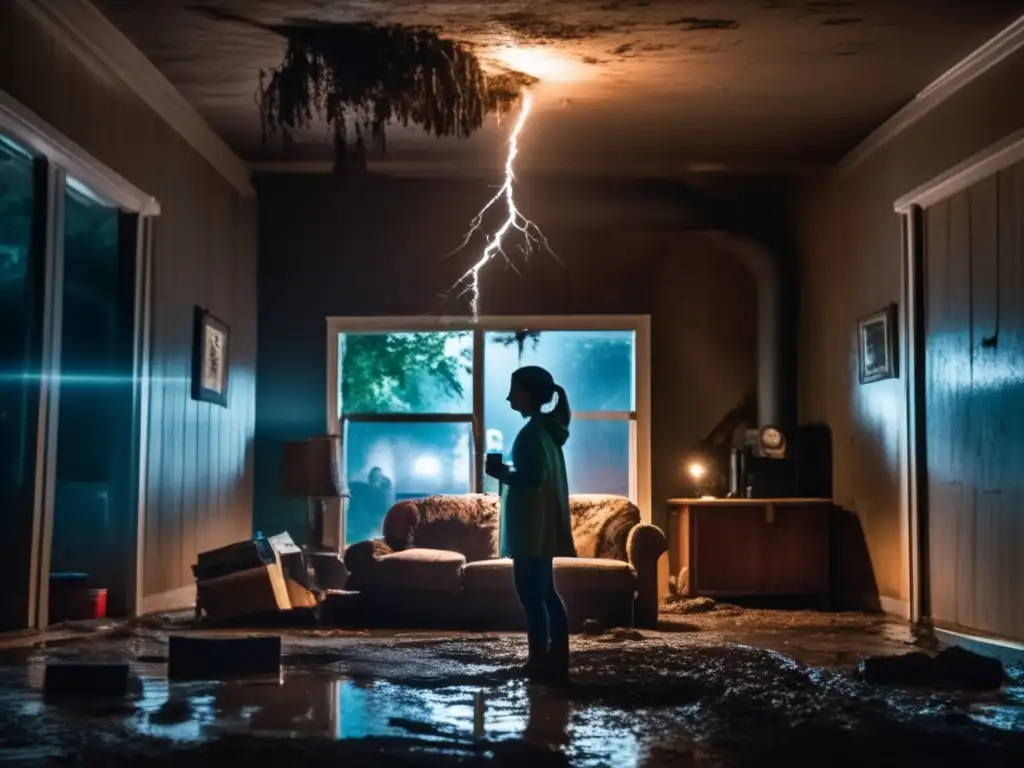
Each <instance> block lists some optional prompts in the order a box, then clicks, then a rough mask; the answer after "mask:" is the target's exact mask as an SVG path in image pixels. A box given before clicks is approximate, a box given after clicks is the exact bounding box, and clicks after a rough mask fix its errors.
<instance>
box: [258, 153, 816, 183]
mask: <svg viewBox="0 0 1024 768" xmlns="http://www.w3.org/2000/svg"><path fill="white" fill-rule="evenodd" d="M249 170H250V171H252V172H253V174H267V175H289V174H297V175H298V174H301V175H314V176H315V175H324V174H330V173H333V172H334V162H333V161H331V160H270V161H257V162H251V163H249ZM367 171H368V172H369V173H376V174H382V175H392V176H422V177H432V178H433V177H444V178H452V177H457V178H476V177H485V176H496V175H497V176H500V175H501V173H502V170H501V168H500V167H499V166H498V165H497V164H495V165H494V167H492V168H483V167H481V166H479V165H467V164H464V163H459V162H457V161H454V160H389V159H387V158H384V159H378V160H371V161H370V162H369V164H368V166H367ZM827 171H828V168H827V166H824V165H814V164H743V165H737V164H735V163H683V164H679V165H677V166H668V167H666V166H659V167H657V168H654V167H648V168H645V169H631V170H630V171H629V172H622V171H620V172H616V171H615V169H601V168H597V169H593V168H579V167H558V166H543V165H528V166H525V167H523V168H520V169H518V170H517V173H521V174H523V175H524V176H525V175H528V174H530V173H552V174H553V173H557V174H559V175H562V176H575V177H618V176H622V177H628V178H648V179H660V178H671V177H683V176H690V175H707V176H710V175H715V174H722V175H725V174H737V175H743V174H749V175H751V176H765V175H777V176H816V175H819V174H822V173H825V172H827Z"/></svg>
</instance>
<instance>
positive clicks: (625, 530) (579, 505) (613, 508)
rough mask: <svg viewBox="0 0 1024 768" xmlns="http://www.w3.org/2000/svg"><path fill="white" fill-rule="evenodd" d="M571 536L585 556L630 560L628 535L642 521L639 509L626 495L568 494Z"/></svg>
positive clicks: (577, 550) (580, 552) (580, 553)
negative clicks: (627, 551) (627, 547)
mask: <svg viewBox="0 0 1024 768" xmlns="http://www.w3.org/2000/svg"><path fill="white" fill-rule="evenodd" d="M569 511H570V513H571V515H572V538H573V541H575V542H576V554H578V555H579V556H580V557H582V558H590V557H607V558H611V559H613V560H628V559H629V558H628V557H627V555H626V538H627V537H628V536H629V531H630V530H631V529H632V528H633V526H635V525H637V524H638V523H639V522H640V510H639V509H637V507H636V505H635V504H633V502H631V501H630V500H629V499H627V498H625V497H624V496H609V495H605V494H597V493H581V494H575V495H573V496H570V497H569Z"/></svg>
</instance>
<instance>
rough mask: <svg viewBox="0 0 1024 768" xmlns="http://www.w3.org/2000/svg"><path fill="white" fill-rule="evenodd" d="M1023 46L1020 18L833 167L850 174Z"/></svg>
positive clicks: (1021, 19) (926, 88)
mask: <svg viewBox="0 0 1024 768" xmlns="http://www.w3.org/2000/svg"><path fill="white" fill-rule="evenodd" d="M1021 46H1024V16H1021V17H1020V18H1018V19H1017V20H1016V21H1015V22H1013V23H1012V24H1010V26H1008V27H1006V29H1004V30H1003V31H1002V32H1000V33H999V34H998V35H996V36H995V37H993V38H992V39H991V40H989V41H987V42H986V43H984V44H983V45H981V46H980V47H979V48H977V49H976V50H975V51H974V52H973V53H971V54H970V55H968V56H967V57H966V58H964V59H963V60H962V61H960V62H958V63H957V64H955V65H953V66H952V67H950V69H948V70H947V71H946V72H945V73H944V74H942V75H940V76H939V77H938V78H936V79H935V80H934V81H932V82H931V83H930V84H929V85H927V86H926V87H925V88H924V89H923V90H922V91H921V92H920V93H918V94H917V96H915V97H914V99H913V100H912V101H911V102H909V103H908V104H906V105H904V106H903V107H902V108H901V109H900V110H899V111H898V112H897V113H896V114H894V115H893V116H892V117H890V118H889V119H888V120H886V121H885V122H884V123H882V124H881V125H880V126H879V127H878V128H876V129H875V130H874V131H873V132H872V133H871V134H870V135H869V136H868V137H867V138H866V139H864V141H862V142H861V143H860V144H858V145H857V146H856V147H855V148H854V149H853V150H852V151H851V152H850V153H849V154H847V155H846V157H844V158H843V159H842V160H840V161H839V164H838V165H837V166H836V172H837V173H839V174H842V173H847V172H849V171H852V170H853V169H855V168H857V167H858V166H859V165H861V164H862V163H863V162H864V161H865V160H867V159H868V158H869V157H871V156H872V155H874V154H875V153H876V152H877V151H878V150H880V149H881V148H882V147H884V146H885V145H886V144H888V143H889V142H890V141H892V140H893V139H894V138H895V137H896V136H898V135H899V134H901V133H902V132H903V131H905V130H906V129H907V128H909V127H910V126H912V125H913V124H914V123H916V122H917V121H918V120H920V119H921V118H922V117H924V116H925V115H927V114H928V113H929V112H931V111H932V110H933V109H935V108H936V107H938V106H939V105H940V104H942V103H943V102H945V101H946V100H948V99H949V98H950V97H952V96H953V95H954V94H955V93H957V91H959V90H960V89H961V88H963V87H964V86H966V85H967V84H969V83H971V82H973V81H974V80H976V79H977V78H978V77H980V76H981V75H983V74H984V73H985V72H987V71H988V70H990V69H991V68H992V67H994V66H995V65H996V64H998V63H1000V62H1001V61H1003V60H1005V59H1007V58H1008V57H1010V56H1011V55H1013V54H1014V53H1016V52H1017V51H1018V50H1019V49H1020V48H1021Z"/></svg>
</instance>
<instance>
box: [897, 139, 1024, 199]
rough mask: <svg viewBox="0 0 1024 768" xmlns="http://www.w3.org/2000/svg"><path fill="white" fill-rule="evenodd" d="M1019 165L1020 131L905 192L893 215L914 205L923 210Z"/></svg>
mask: <svg viewBox="0 0 1024 768" xmlns="http://www.w3.org/2000/svg"><path fill="white" fill-rule="evenodd" d="M1022 161H1024V128H1022V129H1021V130H1019V131H1017V132H1015V133H1012V134H1010V135H1009V136H1007V137H1006V138H1004V139H1002V140H1001V141H997V142H996V143H995V144H993V145H991V146H990V147H987V148H986V149H983V150H982V151H981V152H978V153H977V154H976V155H973V156H972V157H969V158H967V159H966V160H964V161H963V162H962V163H960V164H959V165H955V166H953V167H952V168H950V169H949V170H948V171H946V172H945V173H942V174H939V175H938V176H936V177H935V178H934V179H932V180H931V181H928V182H925V183H924V184H922V185H921V186H919V187H918V188H917V189H915V190H913V191H912V192H908V193H907V194H905V195H904V196H903V197H901V198H900V199H899V200H897V201H896V202H895V203H894V204H893V209H894V210H895V211H896V213H908V212H909V211H910V209H911V208H913V207H914V206H915V205H916V206H920V207H921V208H927V207H928V206H931V205H935V204H936V203H938V202H941V201H943V200H947V199H949V198H951V197H953V195H956V194H959V193H960V192H963V191H964V190H965V189H969V188H970V187H973V186H974V185H975V184H977V183H978V182H979V181H982V180H983V179H987V178H989V177H990V176H994V175H995V174H997V173H999V172H1000V171H1002V170H1005V169H1007V168H1010V167H1011V166H1014V165H1016V164H1017V163H1019V162H1022Z"/></svg>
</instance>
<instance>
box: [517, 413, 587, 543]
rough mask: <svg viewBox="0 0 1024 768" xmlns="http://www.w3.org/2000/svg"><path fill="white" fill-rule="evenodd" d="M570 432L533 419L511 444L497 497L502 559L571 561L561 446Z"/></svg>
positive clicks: (546, 418) (551, 422)
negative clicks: (567, 558) (561, 559)
mask: <svg viewBox="0 0 1024 768" xmlns="http://www.w3.org/2000/svg"><path fill="white" fill-rule="evenodd" d="M568 439H569V430H568V429H566V428H565V427H563V426H562V425H561V424H559V423H558V422H556V421H555V420H554V419H552V418H551V417H549V416H546V415H544V414H541V415H539V416H534V417H532V418H531V419H530V420H529V421H528V422H526V426H524V427H523V428H522V429H521V430H520V431H519V434H518V435H516V439H515V442H514V443H512V467H511V469H509V471H508V472H507V473H506V474H505V477H504V479H503V483H504V486H503V488H502V493H501V539H500V541H499V544H500V549H501V556H502V557H512V558H516V557H575V556H576V547H575V545H574V543H573V539H572V522H571V518H570V516H569V482H568V480H567V479H566V474H565V456H564V455H563V454H562V446H563V445H564V444H565V441H566V440H568Z"/></svg>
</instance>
